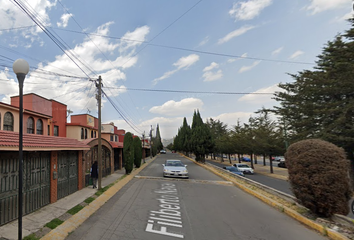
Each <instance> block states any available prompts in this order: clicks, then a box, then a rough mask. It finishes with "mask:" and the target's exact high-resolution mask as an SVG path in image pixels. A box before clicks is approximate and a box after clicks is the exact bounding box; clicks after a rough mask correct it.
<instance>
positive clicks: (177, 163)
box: [166, 161, 184, 167]
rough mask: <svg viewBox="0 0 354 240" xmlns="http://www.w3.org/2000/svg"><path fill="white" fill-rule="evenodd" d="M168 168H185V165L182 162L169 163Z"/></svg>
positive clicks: (167, 163)
mask: <svg viewBox="0 0 354 240" xmlns="http://www.w3.org/2000/svg"><path fill="white" fill-rule="evenodd" d="M166 166H169V167H184V165H183V163H182V162H181V161H168V162H166Z"/></svg>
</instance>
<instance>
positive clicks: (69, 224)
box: [41, 156, 156, 240]
mask: <svg viewBox="0 0 354 240" xmlns="http://www.w3.org/2000/svg"><path fill="white" fill-rule="evenodd" d="M155 159H156V156H155V157H154V158H153V159H152V160H151V161H149V162H147V163H145V164H143V165H142V166H141V167H140V168H138V169H135V170H134V171H133V172H132V173H131V174H130V175H127V176H126V177H125V178H123V179H122V180H120V181H118V182H117V183H116V184H114V185H113V186H112V187H110V188H109V189H107V191H105V192H103V193H102V195H100V196H99V197H97V198H96V199H95V200H94V201H93V202H91V203H90V204H89V205H87V206H86V207H84V208H83V209H82V210H81V211H80V212H78V213H76V214H75V215H73V216H72V217H71V218H69V219H68V220H66V221H65V222H64V223H62V224H61V225H59V226H58V227H56V228H55V229H53V230H52V231H50V232H49V233H48V234H46V235H45V236H43V237H42V238H41V239H43V240H61V239H65V238H66V237H67V236H68V235H69V234H70V233H71V232H73V231H74V230H75V229H76V228H78V227H79V226H80V225H81V224H82V223H83V222H84V221H86V219H88V218H89V217H90V216H91V215H92V214H93V213H95V212H96V211H97V210H98V209H99V208H100V207H101V206H102V205H103V204H105V203H106V202H107V201H108V200H109V199H110V198H111V197H112V196H113V195H114V194H116V193H117V192H118V191H119V190H120V189H122V187H124V186H125V185H126V184H127V183H128V182H129V181H130V180H132V179H133V178H134V177H135V176H136V175H137V174H139V173H140V172H141V171H142V170H143V169H144V168H145V167H146V166H148V165H149V164H150V163H151V162H153V161H154V160H155Z"/></svg>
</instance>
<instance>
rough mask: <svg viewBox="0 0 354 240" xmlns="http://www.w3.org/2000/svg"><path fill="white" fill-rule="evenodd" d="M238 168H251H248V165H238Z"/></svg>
mask: <svg viewBox="0 0 354 240" xmlns="http://www.w3.org/2000/svg"><path fill="white" fill-rule="evenodd" d="M237 167H241V168H249V166H248V165H246V164H240V165H237Z"/></svg>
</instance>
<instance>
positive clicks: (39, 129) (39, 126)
mask: <svg viewBox="0 0 354 240" xmlns="http://www.w3.org/2000/svg"><path fill="white" fill-rule="evenodd" d="M36 133H37V134H39V135H43V121H42V120H41V119H38V120H37V124H36Z"/></svg>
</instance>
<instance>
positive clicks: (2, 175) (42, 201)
mask: <svg viewBox="0 0 354 240" xmlns="http://www.w3.org/2000/svg"><path fill="white" fill-rule="evenodd" d="M23 159H24V160H23V214H24V215H25V214H28V213H31V212H33V211H35V210H37V209H39V208H41V207H43V206H45V205H47V204H49V203H50V153H49V152H37V153H33V152H24V154H23ZM18 162H19V161H18V153H16V152H1V154H0V225H3V224H5V223H8V222H10V221H12V220H14V219H16V218H17V217H18V176H19V174H18V168H19V165H18Z"/></svg>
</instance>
